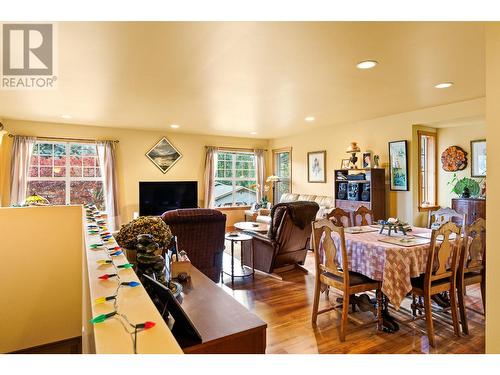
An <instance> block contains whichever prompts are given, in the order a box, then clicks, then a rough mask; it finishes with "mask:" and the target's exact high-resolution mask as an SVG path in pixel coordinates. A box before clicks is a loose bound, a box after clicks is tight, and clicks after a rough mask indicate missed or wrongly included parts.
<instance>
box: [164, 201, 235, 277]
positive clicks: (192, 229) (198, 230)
mask: <svg viewBox="0 0 500 375" xmlns="http://www.w3.org/2000/svg"><path fill="white" fill-rule="evenodd" d="M161 218H162V219H163V221H164V222H165V223H166V224H167V225H168V226H169V227H170V230H171V232H172V234H173V235H174V236H177V242H178V244H179V249H180V250H185V251H186V252H187V254H188V256H189V259H190V260H191V263H192V264H193V266H195V267H196V268H198V269H199V270H200V271H201V272H203V273H204V274H205V275H207V276H208V277H209V278H211V279H212V280H213V281H214V282H216V283H217V282H219V278H220V273H221V270H222V254H223V252H224V234H225V230H226V215H224V214H223V213H222V212H220V211H218V210H212V209H203V208H194V209H180V210H172V211H167V212H165V213H164V214H163V215H161Z"/></svg>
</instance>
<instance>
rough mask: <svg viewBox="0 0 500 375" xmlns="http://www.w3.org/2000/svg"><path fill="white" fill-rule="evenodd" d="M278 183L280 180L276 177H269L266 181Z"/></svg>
mask: <svg viewBox="0 0 500 375" xmlns="http://www.w3.org/2000/svg"><path fill="white" fill-rule="evenodd" d="M278 181H280V178H279V177H278V176H272V175H271V176H269V177H268V178H267V180H266V182H278Z"/></svg>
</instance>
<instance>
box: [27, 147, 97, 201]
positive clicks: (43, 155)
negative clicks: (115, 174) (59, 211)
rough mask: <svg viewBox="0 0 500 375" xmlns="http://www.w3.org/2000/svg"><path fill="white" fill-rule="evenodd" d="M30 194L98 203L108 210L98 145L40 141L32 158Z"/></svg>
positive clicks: (28, 191)
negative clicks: (105, 201) (105, 202)
mask: <svg viewBox="0 0 500 375" xmlns="http://www.w3.org/2000/svg"><path fill="white" fill-rule="evenodd" d="M27 194H28V195H33V194H37V195H40V196H42V197H44V198H47V199H48V200H49V202H50V203H51V204H60V205H65V204H84V203H94V204H95V205H96V206H97V207H98V208H99V210H104V209H105V207H104V191H103V183H102V177H101V169H100V168H99V158H98V157H97V147H96V145H95V144H90V143H84V144H80V143H73V142H46V141H44V142H37V143H36V144H35V146H34V148H33V156H32V157H31V161H30V169H29V177H28V188H27Z"/></svg>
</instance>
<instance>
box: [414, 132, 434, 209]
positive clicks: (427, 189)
mask: <svg viewBox="0 0 500 375" xmlns="http://www.w3.org/2000/svg"><path fill="white" fill-rule="evenodd" d="M436 137H437V136H436V133H430V132H424V131H418V150H419V159H418V207H419V209H420V210H426V209H430V208H434V207H436V204H437V174H436V170H437V155H436V152H437V147H436V144H437V142H436V139H437V138H436Z"/></svg>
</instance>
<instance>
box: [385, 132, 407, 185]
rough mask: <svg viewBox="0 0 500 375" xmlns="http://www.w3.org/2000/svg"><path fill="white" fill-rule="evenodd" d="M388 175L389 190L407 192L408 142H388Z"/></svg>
mask: <svg viewBox="0 0 500 375" xmlns="http://www.w3.org/2000/svg"><path fill="white" fill-rule="evenodd" d="M389 174H390V178H391V190H395V191H408V190H410V185H409V181H408V142H407V141H394V142H389Z"/></svg>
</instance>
